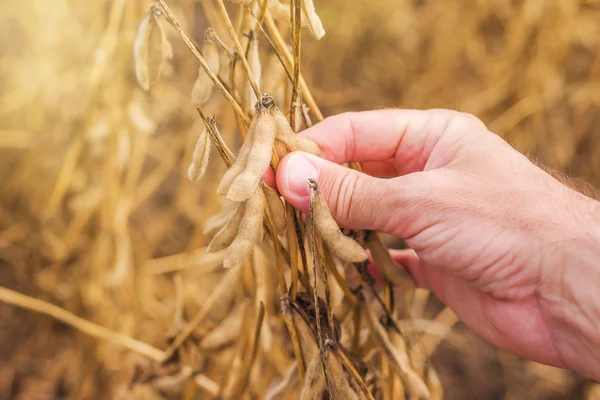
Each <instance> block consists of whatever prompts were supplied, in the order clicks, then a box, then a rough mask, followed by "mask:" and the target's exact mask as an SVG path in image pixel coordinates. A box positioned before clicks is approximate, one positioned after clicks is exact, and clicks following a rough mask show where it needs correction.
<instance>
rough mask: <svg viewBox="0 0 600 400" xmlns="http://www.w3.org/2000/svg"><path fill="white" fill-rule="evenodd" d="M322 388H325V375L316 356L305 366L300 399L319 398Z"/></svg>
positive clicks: (314, 399) (316, 399)
mask: <svg viewBox="0 0 600 400" xmlns="http://www.w3.org/2000/svg"><path fill="white" fill-rule="evenodd" d="M323 390H325V377H324V375H323V369H322V368H321V360H319V358H318V357H317V358H314V359H313V360H312V361H311V362H310V363H309V364H308V366H307V368H306V376H305V377H304V386H303V387H302V392H301V393H300V400H321V398H322V395H323Z"/></svg>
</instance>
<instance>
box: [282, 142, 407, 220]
mask: <svg viewBox="0 0 600 400" xmlns="http://www.w3.org/2000/svg"><path fill="white" fill-rule="evenodd" d="M276 178H277V188H278V190H279V193H280V194H281V195H282V196H283V197H284V198H285V199H286V200H287V201H288V202H289V203H290V204H292V205H293V206H294V207H296V208H298V209H299V210H301V211H302V212H304V213H305V214H308V209H309V202H310V190H309V187H308V183H307V179H308V178H314V179H316V180H317V182H318V184H319V190H320V191H321V193H322V195H323V196H324V199H325V201H326V203H327V205H328V206H329V208H330V210H331V214H332V215H333V218H334V219H335V220H336V221H337V222H338V224H340V225H341V226H342V227H344V228H350V229H377V230H386V229H385V227H386V226H388V225H387V224H388V222H389V221H388V220H389V219H390V217H391V214H392V212H393V210H396V209H397V208H398V206H399V204H398V200H399V199H398V196H397V195H396V193H395V190H394V189H393V187H394V186H395V185H393V184H392V182H393V180H390V179H378V178H374V177H371V176H369V175H366V174H363V173H361V172H358V171H355V170H352V169H349V168H345V167H343V166H341V165H338V164H335V163H332V162H330V161H327V160H325V159H322V158H319V157H317V156H313V155H311V154H308V153H303V152H293V153H290V154H288V155H286V156H285V157H284V158H283V159H282V160H281V162H280V164H279V166H278V168H277V176H276Z"/></svg>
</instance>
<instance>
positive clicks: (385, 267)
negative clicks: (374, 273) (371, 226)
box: [365, 231, 416, 291]
mask: <svg viewBox="0 0 600 400" xmlns="http://www.w3.org/2000/svg"><path fill="white" fill-rule="evenodd" d="M365 244H366V245H367V247H368V248H369V250H371V255H372V256H373V261H375V264H376V265H377V267H378V268H379V271H380V272H381V274H382V275H383V276H384V277H385V279H387V280H388V281H390V282H391V283H393V284H394V286H397V287H398V288H400V289H401V290H403V291H404V290H411V289H414V288H415V287H416V285H415V281H414V279H413V278H412V277H411V276H410V275H409V274H408V272H406V270H405V269H404V268H402V267H401V266H399V265H398V264H396V262H395V261H394V259H393V258H392V256H391V255H390V252H389V251H388V249H387V248H386V247H385V245H384V244H383V242H382V241H381V238H380V237H379V235H378V234H377V232H372V231H369V232H367V236H366V240H365Z"/></svg>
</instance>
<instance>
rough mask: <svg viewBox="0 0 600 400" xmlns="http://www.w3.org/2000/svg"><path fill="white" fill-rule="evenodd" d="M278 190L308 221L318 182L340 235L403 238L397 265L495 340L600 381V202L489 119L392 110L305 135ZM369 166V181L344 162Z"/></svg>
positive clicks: (341, 120) (336, 120) (282, 168)
mask: <svg viewBox="0 0 600 400" xmlns="http://www.w3.org/2000/svg"><path fill="white" fill-rule="evenodd" d="M302 134H303V135H305V136H308V137H310V138H311V139H313V140H315V141H316V142H317V143H318V144H319V146H320V147H321V149H322V156H323V157H324V158H326V159H327V160H330V161H327V160H325V159H322V158H319V157H315V156H311V155H309V154H306V153H299V152H296V153H291V154H288V155H287V156H286V157H285V158H283V160H282V161H281V163H280V165H279V167H278V169H277V174H276V179H277V187H278V189H279V191H280V193H281V194H282V196H284V197H285V198H286V199H287V200H288V201H289V202H290V203H291V204H292V205H294V206H295V207H297V208H299V209H300V210H303V211H304V212H307V211H308V203H309V191H308V186H307V183H306V180H307V178H309V177H313V178H317V180H318V182H319V187H320V189H321V192H322V193H323V194H324V196H325V199H326V201H327V203H328V205H329V207H330V208H331V212H332V214H333V216H334V218H335V219H336V220H337V222H338V223H339V224H340V226H342V227H345V228H352V229H372V230H379V231H384V232H387V233H391V234H394V235H397V236H399V237H402V238H404V239H405V240H406V242H407V243H408V245H409V246H410V247H411V249H412V250H405V251H395V252H393V256H394V257H395V258H396V260H397V261H398V262H399V263H400V264H401V265H403V266H404V267H406V268H407V269H408V270H409V271H410V273H411V274H412V275H413V276H414V277H415V279H416V280H417V282H418V284H419V285H420V286H422V287H425V288H428V289H430V290H432V291H434V292H435V293H436V294H437V295H438V296H439V298H440V299H441V300H442V301H443V302H444V303H445V304H447V305H448V306H450V307H451V308H452V309H453V310H454V311H455V312H456V313H457V315H458V316H459V317H460V318H461V320H463V321H464V323H466V324H467V325H468V326H469V327H471V328H472V329H473V330H475V331H476V332H477V333H478V334H480V335H481V336H482V337H483V338H484V339H486V340H488V341H489V342H491V343H493V344H495V345H497V346H499V347H501V348H503V349H505V350H508V351H511V352H513V353H516V354H519V355H521V356H523V357H526V358H529V359H532V360H535V361H538V362H541V363H546V364H551V365H555V366H559V367H565V368H570V369H574V370H577V371H579V372H582V373H585V374H588V375H590V376H591V377H595V378H596V379H598V378H600V221H599V218H600V217H599V215H600V204H599V203H598V202H596V201H594V200H592V199H590V198H588V197H586V196H584V195H582V194H580V193H578V192H576V191H574V190H572V189H570V188H569V187H567V186H565V185H564V184H562V183H561V182H559V181H558V180H557V179H555V178H554V177H552V176H551V175H549V174H548V173H546V172H545V171H543V170H542V169H540V168H538V167H537V166H535V165H534V164H533V163H531V162H530V161H529V160H528V159H527V158H526V157H525V156H523V155H522V154H520V153H519V152H517V151H516V150H514V149H513V148H512V147H511V146H510V145H508V144H507V143H506V142H504V141H503V140H502V139H501V138H500V137H498V136H496V135H495V134H493V133H491V132H490V131H488V130H487V128H486V127H485V126H484V124H483V123H482V122H481V121H479V120H478V119H477V118H475V117H473V116H470V115H468V114H463V113H458V112H453V111H447V110H430V111H410V110H406V111H403V110H385V111H370V112H363V113H347V114H342V115H338V116H334V117H330V118H328V119H326V120H325V121H323V122H322V123H319V124H317V125H315V126H314V127H312V128H311V129H308V130H306V131H304V132H302ZM351 161H358V162H362V166H363V169H364V172H365V173H359V172H357V171H354V170H350V169H348V168H344V167H342V166H340V165H338V164H342V163H346V162H351Z"/></svg>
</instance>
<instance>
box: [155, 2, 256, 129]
mask: <svg viewBox="0 0 600 400" xmlns="http://www.w3.org/2000/svg"><path fill="white" fill-rule="evenodd" d="M158 1H159V3H160V5H161V6H162V8H163V11H164V12H165V15H166V17H167V19H168V20H169V21H170V22H171V25H173V27H174V28H175V30H176V31H177V33H179V36H181V39H183V41H184V42H185V44H186V46H187V47H188V48H189V49H190V51H191V52H192V53H193V54H194V56H196V58H197V59H198V61H200V66H201V67H202V69H203V70H204V72H206V75H208V77H209V78H210V80H211V81H213V83H214V84H215V86H216V87H217V89H219V90H220V91H221V93H223V96H225V98H226V99H227V101H229V103H231V106H232V107H233V109H234V111H235V112H236V113H237V114H238V116H239V117H240V118H241V119H242V120H243V121H244V123H245V124H246V126H249V125H250V118H249V117H248V115H246V113H245V112H244V111H243V110H242V108H241V107H240V105H239V104H238V103H237V101H235V99H234V98H233V96H232V95H231V93H229V91H228V90H227V89H226V88H225V86H223V84H222V83H221V81H220V80H219V78H218V77H217V76H216V75H215V74H214V73H213V72H212V71H211V70H210V68H209V67H208V64H207V63H206V60H205V59H204V57H202V54H200V52H199V51H198V49H197V48H196V46H195V45H194V43H193V41H192V39H190V37H189V36H188V35H187V34H186V33H185V32H184V31H183V28H182V27H181V25H179V22H177V20H176V19H175V16H174V15H173V13H172V12H171V9H170V8H169V6H167V3H166V2H165V0H158Z"/></svg>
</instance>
